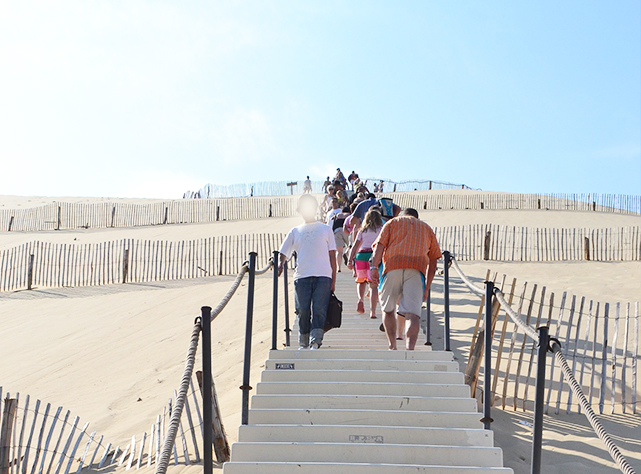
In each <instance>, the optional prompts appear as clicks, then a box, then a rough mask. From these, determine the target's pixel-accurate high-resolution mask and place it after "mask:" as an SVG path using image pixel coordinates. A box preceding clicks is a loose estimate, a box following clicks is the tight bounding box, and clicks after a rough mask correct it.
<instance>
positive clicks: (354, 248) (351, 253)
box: [347, 239, 361, 270]
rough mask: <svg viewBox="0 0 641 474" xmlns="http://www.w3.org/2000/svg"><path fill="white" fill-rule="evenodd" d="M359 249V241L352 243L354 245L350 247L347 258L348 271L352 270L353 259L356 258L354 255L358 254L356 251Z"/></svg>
mask: <svg viewBox="0 0 641 474" xmlns="http://www.w3.org/2000/svg"><path fill="white" fill-rule="evenodd" d="M360 248H361V241H360V240H359V239H356V241H354V244H353V245H352V248H351V250H350V251H349V257H348V258H347V268H349V269H350V270H351V269H352V268H354V263H353V262H354V259H355V258H356V254H357V253H358V249H360Z"/></svg>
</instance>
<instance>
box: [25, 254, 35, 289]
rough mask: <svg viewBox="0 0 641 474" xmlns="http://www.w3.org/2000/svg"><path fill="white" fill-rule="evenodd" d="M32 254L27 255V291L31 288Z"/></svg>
mask: <svg viewBox="0 0 641 474" xmlns="http://www.w3.org/2000/svg"><path fill="white" fill-rule="evenodd" d="M33 257H34V255H33V254H30V255H29V269H28V270H27V290H30V289H31V288H32V286H33Z"/></svg>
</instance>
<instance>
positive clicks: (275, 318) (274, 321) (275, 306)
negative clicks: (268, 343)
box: [272, 250, 280, 351]
mask: <svg viewBox="0 0 641 474" xmlns="http://www.w3.org/2000/svg"><path fill="white" fill-rule="evenodd" d="M279 255H280V252H279V251H278V250H274V253H273V257H272V258H273V259H274V294H273V296H272V350H274V351H275V350H276V349H277V347H276V344H277V342H278V341H277V339H278V256H279Z"/></svg>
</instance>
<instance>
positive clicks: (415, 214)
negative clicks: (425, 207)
mask: <svg viewBox="0 0 641 474" xmlns="http://www.w3.org/2000/svg"><path fill="white" fill-rule="evenodd" d="M403 215H404V216H412V217H416V218H417V219H418V212H417V211H416V209H412V208H411V207H408V208H407V209H404V210H403Z"/></svg>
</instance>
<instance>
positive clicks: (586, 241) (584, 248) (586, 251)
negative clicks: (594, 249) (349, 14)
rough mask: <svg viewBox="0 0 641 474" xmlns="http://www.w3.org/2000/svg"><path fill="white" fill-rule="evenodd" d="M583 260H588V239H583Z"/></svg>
mask: <svg viewBox="0 0 641 474" xmlns="http://www.w3.org/2000/svg"><path fill="white" fill-rule="evenodd" d="M583 258H585V260H588V261H589V260H590V239H589V238H588V237H583Z"/></svg>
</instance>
